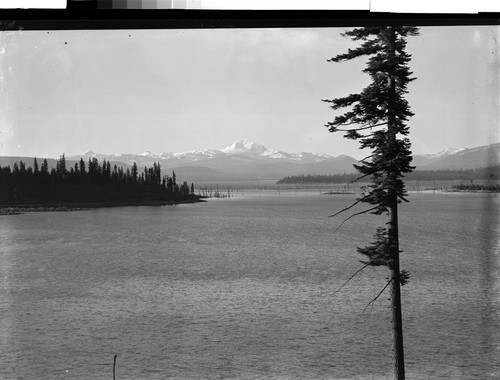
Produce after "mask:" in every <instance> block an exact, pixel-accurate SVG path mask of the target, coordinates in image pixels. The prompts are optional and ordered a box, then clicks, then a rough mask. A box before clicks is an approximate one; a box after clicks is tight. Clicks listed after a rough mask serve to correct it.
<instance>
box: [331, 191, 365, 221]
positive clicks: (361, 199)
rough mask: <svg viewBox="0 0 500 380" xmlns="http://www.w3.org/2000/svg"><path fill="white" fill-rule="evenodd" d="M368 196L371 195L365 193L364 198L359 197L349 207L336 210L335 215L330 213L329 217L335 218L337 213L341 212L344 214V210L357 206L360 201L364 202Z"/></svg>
mask: <svg viewBox="0 0 500 380" xmlns="http://www.w3.org/2000/svg"><path fill="white" fill-rule="evenodd" d="M368 196H369V195H365V196H364V197H363V198H360V199H358V200H357V201H356V202H354V203H353V204H351V205H350V206H349V207H346V208H344V209H342V210H340V211H338V212H336V213H335V214H333V215H329V216H328V217H329V218H333V217H334V216H337V215H339V214H342V213H343V212H344V211H347V210H349V209H351V208H353V207H354V206H356V205H357V204H358V203H359V202H363V201H364V200H365V199H366V198H368Z"/></svg>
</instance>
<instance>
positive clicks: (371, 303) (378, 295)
mask: <svg viewBox="0 0 500 380" xmlns="http://www.w3.org/2000/svg"><path fill="white" fill-rule="evenodd" d="M393 280H394V277H391V279H390V280H389V282H388V283H387V284H385V286H384V288H383V289H382V290H381V291H380V292H379V293H378V294H377V296H376V297H375V298H374V299H372V300H371V301H370V302H368V305H366V306H365V308H364V309H363V313H364V312H365V310H366V309H367V308H368V306H370V305H372V308H373V304H374V303H375V301H376V300H377V299H378V298H379V297H380V296H381V295H382V293H383V292H384V290H386V289H387V287H388V286H389V284H390V283H391V282H392V281H393Z"/></svg>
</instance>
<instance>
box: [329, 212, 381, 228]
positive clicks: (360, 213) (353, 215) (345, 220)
mask: <svg viewBox="0 0 500 380" xmlns="http://www.w3.org/2000/svg"><path fill="white" fill-rule="evenodd" d="M378 207H379V206H375V207H372V208H369V209H368V210H364V211H361V212H357V213H355V214H352V215H351V216H350V217H348V218H346V219H344V221H343V222H342V223H340V225H339V226H338V227H337V228H336V229H335V231H333V233H335V232H337V231H338V230H339V229H340V227H342V226H343V225H344V223H345V222H347V221H348V220H349V219H352V218H354V217H355V216H358V215H362V214H366V213H368V212H370V211H373V210H376V209H377V208H378Z"/></svg>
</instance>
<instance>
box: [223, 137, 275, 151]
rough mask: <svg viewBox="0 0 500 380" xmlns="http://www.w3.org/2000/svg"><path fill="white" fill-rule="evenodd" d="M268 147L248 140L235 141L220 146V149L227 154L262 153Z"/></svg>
mask: <svg viewBox="0 0 500 380" xmlns="http://www.w3.org/2000/svg"><path fill="white" fill-rule="evenodd" d="M267 150H268V149H267V148H266V147H265V146H264V145H260V144H257V143H255V142H252V141H248V140H240V141H235V142H234V143H232V144H231V145H228V146H226V147H224V148H222V149H221V150H220V151H221V152H224V153H228V154H235V153H243V154H257V155H258V154H262V153H264V152H265V151H267Z"/></svg>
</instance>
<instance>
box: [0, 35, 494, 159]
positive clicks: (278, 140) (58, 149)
mask: <svg viewBox="0 0 500 380" xmlns="http://www.w3.org/2000/svg"><path fill="white" fill-rule="evenodd" d="M342 31H343V29H336V28H328V29H246V30H238V29H236V30H235V29H231V30H229V29H216V30H131V31H127V30H104V31H103V30H101V31H95V30H85V31H22V32H21V31H20V32H3V33H2V34H1V36H0V39H1V40H0V71H1V72H0V75H1V77H0V85H1V89H0V91H1V94H0V101H1V102H2V104H3V105H4V106H3V107H2V108H1V109H0V144H1V146H0V155H2V156H12V155H15V156H37V157H59V155H60V154H62V153H63V152H64V153H66V155H67V156H71V155H75V154H81V153H83V152H85V151H87V150H89V149H92V150H93V151H95V152H98V153H141V152H144V151H146V150H149V151H151V152H153V153H162V152H184V151H190V150H200V149H206V148H211V149H219V148H222V147H224V146H226V145H229V144H231V143H232V142H233V141H235V140H240V139H248V140H252V141H255V142H258V143H260V144H263V145H265V146H267V147H268V148H274V149H279V150H284V151H288V152H301V151H306V152H321V153H328V154H331V155H334V156H336V155H339V154H347V155H351V156H353V157H356V158H361V157H362V156H363V152H361V151H360V150H359V149H358V148H357V143H355V142H351V141H349V140H345V139H343V138H342V135H341V134H331V133H329V132H328V131H327V129H326V128H325V127H324V124H325V123H326V122H328V121H330V120H332V119H333V117H334V115H335V114H334V112H333V111H332V110H330V109H329V108H328V105H327V104H326V103H323V102H321V99H330V98H333V97H339V96H344V95H347V94H349V93H351V92H355V91H358V90H360V89H361V88H362V87H363V86H364V85H366V84H367V83H368V81H369V78H368V77H367V76H366V75H365V74H362V73H361V70H362V69H363V68H364V65H365V61H366V59H364V58H362V59H360V60H358V61H355V62H353V61H351V62H349V63H328V62H326V60H327V59H328V58H330V57H332V56H335V55H336V54H339V53H342V52H344V51H346V49H347V48H348V47H353V46H355V45H354V43H353V42H351V41H350V40H349V39H347V38H342V37H340V33H341V32H342ZM499 41H500V27H497V26H481V27H478V26H459V27H426V28H422V29H421V35H420V36H418V37H411V38H410V39H409V43H408V51H409V52H410V53H411V54H412V55H413V60H412V62H411V64H410V66H411V70H412V71H413V72H414V75H415V76H416V77H418V79H417V80H416V81H414V82H412V83H411V84H410V86H409V91H410V93H409V94H408V96H407V99H408V101H409V102H410V105H411V107H412V110H413V112H415V116H414V117H413V118H412V119H411V120H410V127H411V134H410V139H411V141H412V144H413V149H412V150H413V152H414V153H416V154H421V153H435V152H438V151H440V150H443V149H445V148H448V147H454V148H462V147H464V148H472V147H476V146H481V145H487V144H491V143H495V142H498V141H499V136H498V130H499V121H500V120H499V115H500V103H499V102H500V85H499V78H498V76H499V73H500V60H499V47H500V46H499V43H500V42H499Z"/></svg>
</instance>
